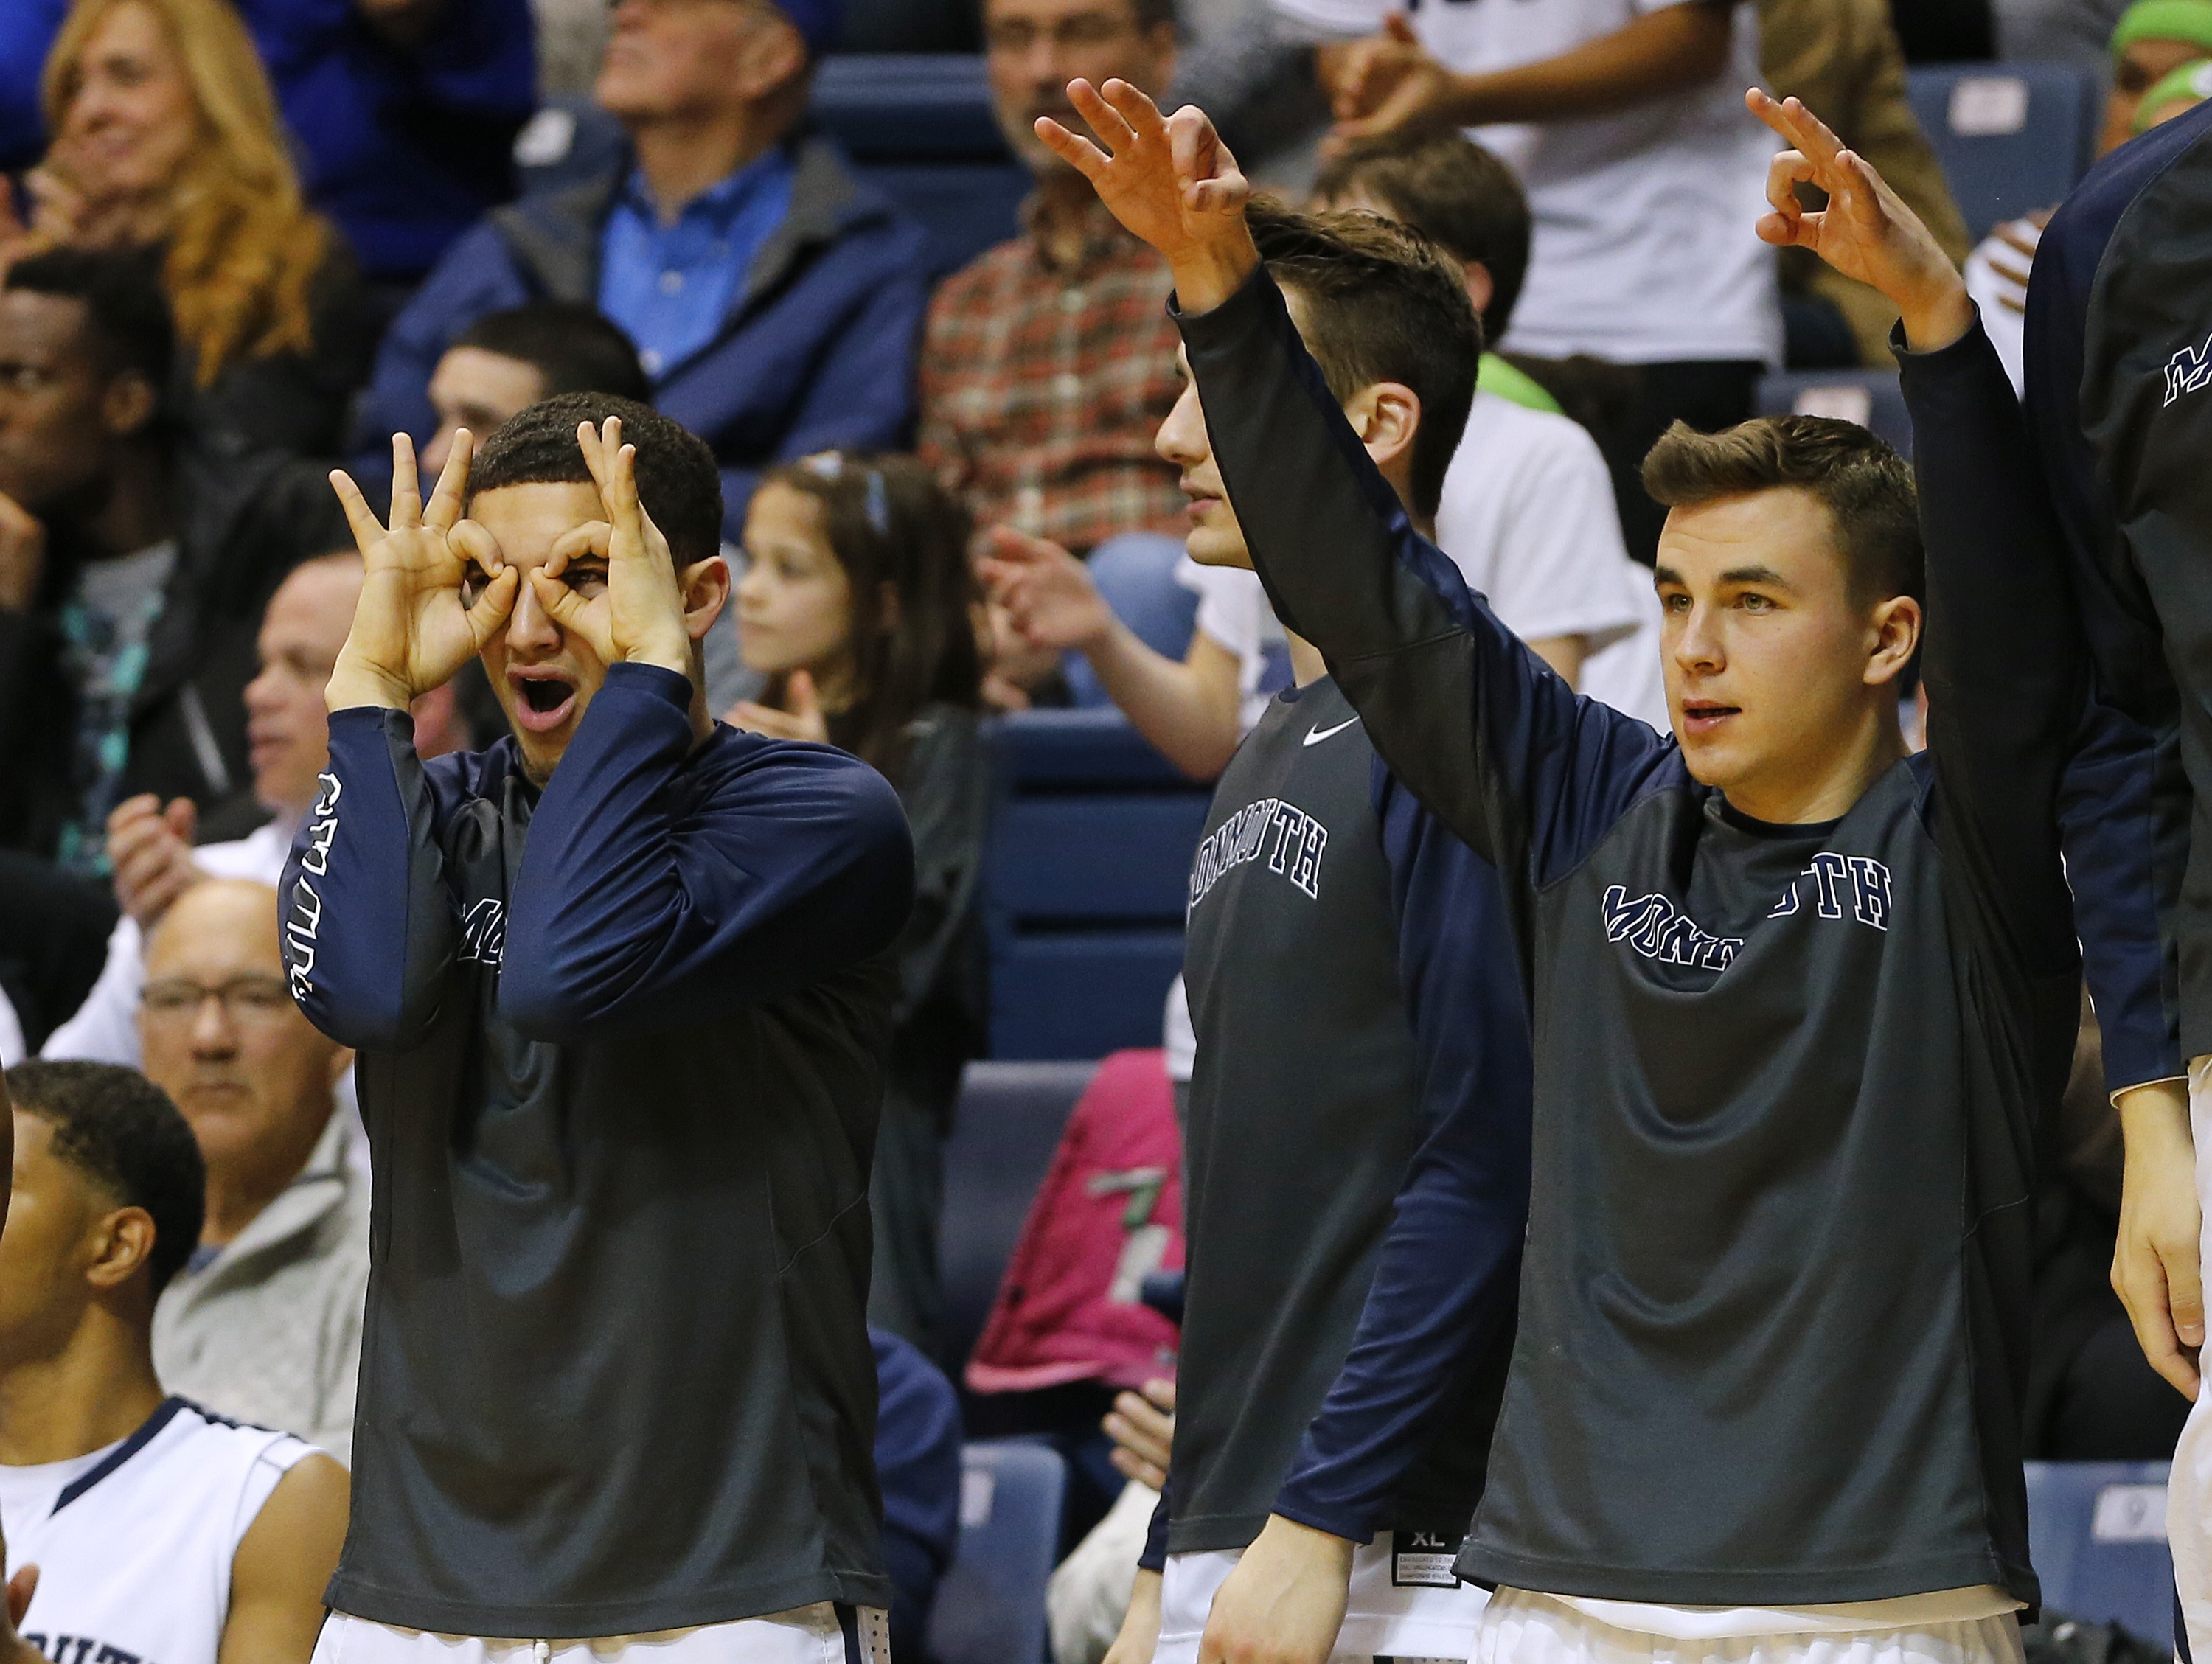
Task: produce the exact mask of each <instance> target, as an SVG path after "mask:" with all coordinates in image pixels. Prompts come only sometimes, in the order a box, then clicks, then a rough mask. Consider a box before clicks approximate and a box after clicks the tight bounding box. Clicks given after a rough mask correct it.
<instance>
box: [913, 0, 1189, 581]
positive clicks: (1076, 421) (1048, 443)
mask: <svg viewBox="0 0 2212 1664" xmlns="http://www.w3.org/2000/svg"><path fill="white" fill-rule="evenodd" d="M983 31H984V41H985V47H986V51H987V64H988V67H989V71H990V77H991V94H992V100H993V104H994V108H995V111H996V112H997V115H998V119H999V125H1000V128H1001V129H1002V130H1003V131H1005V133H1006V140H1007V143H1009V144H1011V145H1012V147H1013V149H1014V152H1015V154H1016V155H1018V156H1019V157H1020V158H1021V159H1022V161H1023V162H1024V164H1026V165H1027V166H1028V167H1029V168H1030V172H1032V173H1035V174H1036V182H1037V185H1036V191H1035V192H1034V193H1033V194H1032V195H1031V196H1030V199H1029V201H1028V202H1027V203H1025V204H1024V208H1023V220H1024V228H1025V229H1024V235H1022V236H1019V237H1017V238H1015V239H1014V240H1012V241H1011V242H1006V243H1002V244H1000V246H998V247H996V248H994V249H992V250H990V251H989V252H987V253H985V254H983V255H981V256H980V257H979V258H976V259H975V261H973V262H972V263H970V264H969V265H968V266H966V267H965V268H963V270H960V271H958V272H956V273H955V274H954V275H953V276H951V277H950V278H948V279H947V280H946V281H945V284H944V286H943V287H942V288H939V290H938V292H937V295H936V298H935V300H934V301H933V302H932V303H931V305H930V308H929V323H928V329H927V334H926V336H925V337H924V341H923V346H922V356H921V444H920V447H919V448H920V450H921V455H922V457H923V459H925V460H926V461H927V462H928V463H929V464H930V465H932V466H933V467H934V468H936V469H937V470H938V471H939V474H940V476H941V477H943V478H944V480H945V483H946V484H947V485H948V486H949V487H951V489H954V490H956V491H957V492H958V493H959V494H960V495H961V496H962V497H963V499H964V500H965V501H966V502H967V503H968V505H969V507H970V508H972V509H973V510H974V511H975V517H976V520H977V522H978V523H979V524H980V525H986V526H989V525H1009V526H1012V527H1013V528H1014V529H1016V530H1018V531H1024V532H1027V533H1029V534H1030V535H1031V536H1034V537H1045V538H1049V539H1051V540H1052V541H1053V542H1054V543H1057V544H1061V545H1063V546H1064V547H1066V548H1067V549H1070V550H1073V551H1075V552H1076V553H1078V554H1086V553H1088V552H1089V551H1090V550H1091V549H1093V548H1094V547H1096V546H1097V544H1101V543H1103V542H1104V541H1105V540H1106V539H1107V538H1109V537H1115V536H1118V535H1120V534H1121V533H1122V532H1125V531H1164V532H1171V533H1174V534H1175V535H1176V536H1178V537H1180V536H1181V534H1182V531H1183V530H1184V529H1185V527H1184V523H1183V512H1182V511H1183V507H1184V505H1183V499H1182V493H1181V492H1180V491H1179V490H1178V489H1176V471H1175V469H1174V468H1173V467H1172V466H1170V465H1169V464H1167V463H1165V462H1163V461H1162V460H1161V459H1159V458H1158V456H1157V455H1155V454H1154V452H1153V450H1152V435H1153V434H1154V433H1156V432H1157V431H1158V428H1159V425H1160V422H1162V421H1163V420H1164V418H1165V417H1166V416H1167V413H1168V410H1169V409H1170V407H1171V406H1172V405H1173V404H1175V401H1176V393H1177V392H1178V391H1179V390H1180V385H1181V384H1180V380H1179V378H1178V376H1177V374H1176V332H1175V327H1174V325H1172V324H1170V322H1169V321H1168V316H1167V309H1166V301H1167V297H1168V290H1169V288H1170V284H1169V280H1168V269H1167V264H1166V262H1164V260H1162V259H1161V258H1159V256H1158V255H1157V254H1155V253H1154V252H1152V250H1151V249H1150V248H1148V247H1146V246H1145V245H1144V244H1142V243H1140V242H1139V241H1138V240H1136V239H1135V238H1133V237H1132V236H1130V235H1129V234H1127V232H1125V231H1123V230H1122V229H1121V227H1120V226H1119V225H1118V224H1116V223H1115V220H1114V217H1113V216H1112V215H1110V214H1109V213H1108V212H1107V211H1106V210H1105V209H1104V207H1103V206H1102V205H1101V204H1100V203H1099V201H1098V198H1097V196H1096V195H1095V194H1093V192H1092V191H1091V185H1090V182H1089V181H1088V180H1086V179H1084V177H1083V176H1082V175H1081V174H1080V173H1077V172H1076V171H1075V170H1074V169H1073V168H1072V167H1068V166H1067V164H1066V163H1065V162H1063V161H1060V159H1059V158H1058V157H1056V156H1054V155H1053V154H1052V153H1051V152H1050V151H1049V150H1047V149H1045V148H1044V145H1043V144H1042V142H1041V141H1040V140H1039V139H1038V138H1037V137H1036V132H1035V131H1034V128H1033V124H1034V123H1035V121H1036V118H1038V117H1039V116H1052V117H1054V118H1058V119H1061V120H1065V119H1066V118H1069V117H1071V116H1072V114H1073V112H1072V111H1071V110H1070V108H1069V106H1068V103H1067V94H1066V90H1065V89H1066V86H1067V83H1068V82H1069V80H1070V79H1071V78H1073V77H1074V76H1084V77H1085V78H1086V79H1088V80H1090V81H1091V82H1092V83H1093V84H1094V85H1097V84H1099V83H1101V82H1103V81H1104V80H1105V79H1106V78H1107V77H1108V76H1120V77H1121V79H1123V80H1124V81H1127V82H1130V83H1131V84H1133V85H1134V86H1137V87H1141V88H1144V89H1146V91H1147V92H1149V93H1152V94H1163V93H1164V92H1165V91H1166V89H1167V85H1168V81H1169V77H1170V75H1171V74H1172V73H1173V71H1174V68H1175V39H1176V32H1175V15H1174V7H1173V0H985V4H984V9H983Z"/></svg>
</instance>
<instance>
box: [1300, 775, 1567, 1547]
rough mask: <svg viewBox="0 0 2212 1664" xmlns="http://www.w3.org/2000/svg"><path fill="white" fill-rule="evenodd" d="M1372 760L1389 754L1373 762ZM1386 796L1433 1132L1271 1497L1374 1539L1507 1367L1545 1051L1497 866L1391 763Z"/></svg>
mask: <svg viewBox="0 0 2212 1664" xmlns="http://www.w3.org/2000/svg"><path fill="white" fill-rule="evenodd" d="M1378 772H1379V770H1378ZM1377 807H1378V809H1379V810H1380V811H1381V814H1382V820H1383V847H1384V850H1385V853H1387V854H1388V855H1389V860H1390V867H1391V878H1392V887H1393V889H1394V890H1395V897H1394V899H1395V904H1396V908H1397V914H1398V925H1399V940H1400V947H1399V960H1400V964H1401V969H1402V974H1403V981H1404V986H1405V988H1406V1001H1407V1017H1409V1019H1410V1020H1411V1021H1412V1023H1413V1034H1414V1039H1415V1042H1416V1044H1417V1046H1418V1047H1419V1052H1420V1058H1421V1102H1422V1110H1423V1113H1424V1115H1425V1119H1426V1120H1427V1123H1428V1129H1427V1134H1426V1136H1425V1139H1423V1141H1422V1144H1421V1146H1420V1148H1419V1151H1418V1152H1417V1153H1416V1154H1415V1156H1414V1157H1413V1164H1412V1166H1411V1167H1410V1168H1409V1169H1408V1170H1407V1175H1406V1181H1405V1184H1404V1186H1403V1187H1402V1188H1401V1190H1400V1191H1399V1193H1398V1200H1397V1206H1396V1210H1395V1213H1394V1214H1393V1216H1392V1218H1391V1222H1390V1230H1389V1235H1388V1236H1386V1237H1385V1238H1384V1239H1383V1248H1382V1251H1381V1253H1380V1254H1379V1255H1378V1256H1377V1258H1376V1265H1375V1277H1374V1281H1373V1282H1372V1283H1371V1284H1370V1285H1369V1289H1368V1294H1367V1303H1366V1306H1365V1308H1364V1309H1363V1310H1362V1312H1361V1314H1360V1318H1359V1327H1358V1329H1357V1330H1356V1331H1355V1332H1354V1333H1353V1336H1352V1349H1351V1351H1350V1352H1349V1353H1348V1354H1347V1355H1346V1358H1345V1363H1344V1369H1343V1371H1342V1373H1341V1374H1340V1375H1339V1376H1337V1379H1336V1384H1335V1385H1334V1387H1332V1388H1330V1389H1329V1394H1328V1398H1327V1400H1324V1401H1323V1403H1322V1408H1321V1413H1320V1414H1319V1415H1317V1416H1316V1418H1314V1422H1313V1424H1312V1426H1311V1427H1310V1428H1309V1429H1308V1430H1307V1432H1306V1436H1305V1438H1304V1442H1302V1443H1301V1444H1300V1445H1299V1447H1298V1452H1297V1456H1296V1457H1295V1458H1294V1459H1293V1460H1292V1461H1291V1470H1290V1473H1289V1475H1288V1477H1287V1478H1286V1479H1285V1483H1284V1485H1283V1489H1282V1491H1281V1494H1280V1495H1279V1497H1278V1499H1277V1501H1276V1503H1275V1511H1276V1512H1277V1513H1278V1514H1280V1515H1284V1516H1285V1518H1288V1519H1292V1520H1296V1521H1298V1522H1299V1523H1301V1524H1303V1525H1309V1526H1312V1527H1316V1529H1318V1530H1322V1531H1327V1532H1330V1533H1334V1534H1335V1535H1337V1536H1339V1537H1346V1538H1349V1539H1351V1540H1352V1541H1354V1542H1365V1541H1367V1540H1369V1539H1370V1538H1371V1537H1372V1536H1373V1535H1374V1533H1376V1530H1378V1529H1379V1528H1381V1527H1383V1526H1384V1525H1386V1524H1388V1523H1389V1521H1386V1520H1385V1519H1384V1518H1383V1512H1384V1510H1385V1509H1386V1507H1387V1505H1388V1504H1389V1501H1390V1499H1391V1497H1392V1494H1393V1492H1394V1491H1395V1490H1396V1489H1397V1488H1398V1486H1399V1484H1400V1482H1401V1480H1402V1479H1404V1478H1405V1476H1406V1473H1407V1470H1408V1469H1409V1468H1410V1467H1412V1465H1413V1462H1414V1461H1416V1460H1417V1459H1418V1458H1419V1456H1420V1454H1421V1452H1422V1450H1423V1448H1424V1447H1425V1442H1426V1440H1427V1437H1428V1436H1429V1435H1430V1433H1431V1431H1432V1430H1434V1429H1435V1428H1436V1427H1437V1424H1439V1423H1440V1422H1441V1421H1442V1420H1443V1418H1444V1417H1445V1415H1446V1414H1447V1413H1448V1412H1449V1411H1450V1410H1451V1408H1452V1406H1454V1405H1455V1404H1456V1403H1458V1402H1459V1401H1460V1400H1462V1397H1463V1396H1464V1395H1465V1394H1467V1393H1468V1391H1469V1390H1470V1388H1472V1387H1473V1386H1474V1382H1475V1379H1476V1376H1477V1375H1478V1372H1484V1371H1487V1372H1490V1373H1493V1374H1495V1375H1496V1376H1498V1378H1499V1379H1501V1380H1502V1378H1503V1375H1504V1367H1503V1366H1504V1355H1505V1351H1506V1349H1507V1347H1508V1345H1510V1336H1511V1333H1512V1327H1513V1313H1514V1306H1515V1297H1516V1290H1517V1288H1518V1285H1519V1281H1520V1273H1521V1245H1522V1238H1523V1237H1524V1236H1525V1235H1526V1233H1527V1230H1528V1163H1529V1147H1528V1145H1529V1119H1530V1103H1531V1096H1532V1093H1533V1091H1534V1082H1533V1071H1534V1065H1533V1062H1532V1060H1531V1057H1530V1053H1529V1042H1528V1010H1527V1006H1526V1004H1525V1002H1524V1001H1523V999H1522V993H1521V987H1520V984H1519V981H1518V979H1517V978H1516V977H1515V976H1514V975H1513V974H1512V973H1511V970H1510V965H1511V963H1512V960H1511V955H1512V947H1513V944H1512V938H1511V934H1510V932H1509V930H1508V929H1507V924H1506V918H1505V913H1504V897H1503V896H1502V895H1501V894H1500V892H1499V890H1498V875H1497V873H1496V871H1494V870H1493V869H1492V867H1491V866H1490V865H1488V864H1487V863H1486V862H1485V861H1483V860H1482V859H1480V857H1478V856H1476V855H1475V854H1474V853H1473V852H1472V851H1471V850H1469V849H1468V847H1467V846H1466V845H1465V844H1463V843H1462V842H1460V841H1459V840H1457V839H1456V838H1455V837H1453V836H1452V835H1451V834H1450V833H1449V832H1448V831H1446V830H1445V829H1443V827H1441V826H1439V825H1438V824H1437V822H1436V820H1435V818H1434V817H1432V816H1431V815H1430V814H1428V813H1427V812H1426V811H1425V810H1423V809H1422V808H1421V807H1420V805H1419V804H1417V803H1415V802H1414V801H1413V799H1412V798H1411V796H1410V795H1409V794H1408V793H1406V792H1405V791H1404V790H1403V788H1401V787H1400V786H1398V785H1397V784H1396V783H1395V781H1393V780H1389V777H1388V776H1387V775H1385V776H1384V777H1383V780H1382V781H1381V782H1380V790H1379V792H1378V802H1377Z"/></svg>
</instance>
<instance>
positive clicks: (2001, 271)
mask: <svg viewBox="0 0 2212 1664" xmlns="http://www.w3.org/2000/svg"><path fill="white" fill-rule="evenodd" d="M1990 270H1991V271H1994V272H1995V273H1996V275H1997V276H2000V277H2003V278H2007V279H2009V280H2010V281H2011V282H2015V283H2017V284H2019V285H2020V286H2021V288H2027V277H2028V274H2027V273H2026V272H2025V271H2022V270H2020V269H2019V268H2018V267H2016V266H2008V265H2007V264H2005V263H2004V262H2003V261H2002V260H1996V259H1992V260H1991V261H1990Z"/></svg>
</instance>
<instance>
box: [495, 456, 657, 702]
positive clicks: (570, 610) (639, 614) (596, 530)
mask: <svg viewBox="0 0 2212 1664" xmlns="http://www.w3.org/2000/svg"><path fill="white" fill-rule="evenodd" d="M576 443H577V444H578V445H579V446H582V447H583V452H584V463H585V465H586V467H588V468H589V469H590V470H591V471H592V480H593V481H594V482H595V483H597V484H598V486H599V502H600V504H601V506H602V507H604V508H605V510H606V519H605V520H604V521H594V522H592V524H591V525H586V526H580V527H578V528H577V529H576V530H575V531H571V532H569V533H568V535H567V536H566V537H562V539H561V540H560V541H559V542H558V543H556V544H554V545H553V552H552V554H551V555H550V556H549V557H548V558H547V560H546V561H545V562H544V564H543V565H542V566H538V567H537V568H533V569H532V572H531V574H530V586H531V587H532V589H533V590H534V591H536V592H537V595H538V605H540V606H542V607H544V609H545V610H546V611H547V612H548V613H550V615H551V616H552V617H553V620H554V622H556V623H558V624H559V625H560V626H561V628H562V629H569V630H574V631H575V632H576V633H577V634H578V635H581V636H582V637H583V638H584V640H585V641H586V642H588V643H589V644H590V645H591V647H592V652H594V653H598V654H599V658H600V659H601V661H602V662H604V663H605V664H609V665H617V664H637V665H659V666H660V667H661V668H662V669H664V670H671V671H675V672H676V673H677V674H678V676H684V677H688V676H690V674H691V633H690V629H689V628H688V626H687V625H686V623H685V621H684V588H683V586H682V584H681V583H679V582H678V579H677V573H676V562H675V558H674V556H671V554H670V553H669V549H668V539H667V538H665V537H663V536H661V533H660V528H659V526H657V525H654V524H653V517H652V516H651V515H649V514H647V513H646V512H645V505H644V504H642V503H641V502H640V501H638V496H637V447H636V446H634V445H625V444H623V437H622V418H621V417H619V416H609V417H608V418H607V419H606V421H605V422H603V423H602V424H601V425H600V426H599V427H597V428H594V427H592V424H591V423H590V422H580V423H578V424H577V427H576ZM455 448H456V449H458V448H459V440H456V441H455ZM587 554H589V555H595V556H599V558H601V559H604V560H605V562H606V563H607V581H606V585H605V588H603V589H598V590H596V592H590V593H587V592H586V591H587V590H590V589H592V586H583V587H582V588H579V587H577V586H574V585H571V584H568V583H564V582H562V574H563V573H564V572H565V571H567V569H568V563H569V562H571V561H572V560H578V559H581V558H583V557H584V556H586V555H587Z"/></svg>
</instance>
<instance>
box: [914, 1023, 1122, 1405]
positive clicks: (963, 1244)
mask: <svg viewBox="0 0 2212 1664" xmlns="http://www.w3.org/2000/svg"><path fill="white" fill-rule="evenodd" d="M1093 1067H1094V1066H1092V1065H1091V1064H1089V1063H971V1064H969V1066H968V1072H967V1073H966V1074H965V1075H964V1076H963V1077H962V1078H961V1082H960V1101H959V1103H958V1105H957V1107H956V1108H954V1110H953V1113H952V1133H951V1137H950V1138H948V1139H946V1140H945V1205H944V1210H943V1212H942V1214H941V1216H940V1220H939V1225H938V1239H937V1240H938V1246H937V1257H938V1269H939V1274H940V1276H941V1277H942V1278H943V1279H944V1290H945V1333H944V1336H943V1343H944V1347H945V1353H944V1356H945V1360H946V1361H947V1362H948V1363H950V1364H951V1369H952V1375H953V1379H954V1381H955V1382H957V1381H958V1380H959V1371H960V1370H961V1369H963V1368H964V1367H965V1366H966V1364H967V1362H968V1354H969V1352H971V1351H974V1350H975V1338H976V1337H977V1336H978V1335H980V1334H981V1333H983V1322H984V1320H985V1319H987V1317H989V1316H990V1315H991V1302H992V1300H993V1299H994V1297H996V1296H997V1294H998V1291H999V1281H1000V1278H1002V1277H1004V1276H1005V1275H1006V1261H1007V1260H1009V1259H1011V1258H1012V1256H1013V1252H1014V1242H1015V1239H1016V1238H1018V1236H1020V1235H1021V1231H1022V1220H1023V1219H1024V1217H1026V1216H1027V1214H1028V1212H1029V1207H1030V1198H1032V1197H1033V1196H1035V1195H1036V1192H1037V1187H1038V1186H1039V1185H1041V1184H1042V1183H1043V1182H1044V1175H1045V1171H1046V1169H1048V1168H1049V1167H1050V1166H1051V1165H1052V1153H1053V1151H1054V1150H1057V1149H1058V1148H1059V1147H1060V1134H1061V1133H1063V1132H1065V1131H1066V1127H1067V1118H1068V1116H1069V1115H1070V1114H1073V1112H1074V1109H1075V1102H1076V1100H1077V1099H1078V1098H1079V1097H1081V1096H1083V1089H1084V1088H1085V1087H1086V1086H1088V1085H1089V1084H1091V1073H1092V1071H1093Z"/></svg>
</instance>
